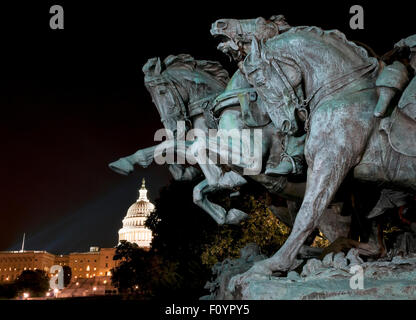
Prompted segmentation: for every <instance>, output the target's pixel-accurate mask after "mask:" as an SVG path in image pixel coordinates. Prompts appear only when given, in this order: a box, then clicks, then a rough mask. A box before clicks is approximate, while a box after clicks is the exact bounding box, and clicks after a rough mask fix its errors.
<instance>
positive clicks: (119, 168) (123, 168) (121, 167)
mask: <svg viewBox="0 0 416 320" xmlns="http://www.w3.org/2000/svg"><path fill="white" fill-rule="evenodd" d="M108 166H109V168H110V169H111V170H113V171H114V172H117V173H119V174H122V175H125V176H127V175H128V174H129V173H130V172H132V171H133V166H132V165H131V164H130V162H128V161H127V160H126V159H123V158H121V159H118V160H117V161H114V162H111V163H110V164H109V165H108Z"/></svg>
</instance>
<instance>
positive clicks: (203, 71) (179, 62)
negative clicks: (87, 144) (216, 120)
mask: <svg viewBox="0 0 416 320" xmlns="http://www.w3.org/2000/svg"><path fill="white" fill-rule="evenodd" d="M143 73H144V75H145V86H146V88H147V90H148V91H149V93H150V95H151V96H152V100H153V103H154V104H155V105H156V108H157V110H158V112H159V115H160V118H161V120H162V123H163V124H164V127H165V129H168V130H171V131H172V132H175V131H176V130H177V127H176V125H177V122H178V121H185V122H187V124H188V129H189V127H190V125H191V120H192V117H193V116H195V115H196V112H194V111H195V110H196V109H198V107H200V106H199V105H198V102H201V104H202V103H204V102H206V101H208V100H209V99H208V98H211V97H212V99H213V98H215V96H216V95H218V94H219V93H221V92H222V91H223V90H224V89H225V86H226V84H227V82H228V80H229V78H228V73H227V71H225V70H224V69H223V68H222V66H221V65H220V64H219V63H218V62H214V61H206V60H195V59H194V58H193V57H192V56H190V55H187V54H181V55H177V56H173V55H171V56H168V57H167V58H166V59H165V60H164V61H163V62H162V61H161V60H160V58H151V59H149V60H148V61H147V62H146V64H145V65H144V66H143ZM191 106H193V109H191ZM199 109H201V108H199ZM199 109H198V110H199ZM200 114H202V112H201V113H200Z"/></svg>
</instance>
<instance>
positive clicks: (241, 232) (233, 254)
mask: <svg viewBox="0 0 416 320" xmlns="http://www.w3.org/2000/svg"><path fill="white" fill-rule="evenodd" d="M241 192H242V195H243V196H242V199H241V198H240V199H237V200H236V201H238V204H233V203H230V204H229V206H233V207H238V206H239V207H240V209H241V210H243V211H245V212H246V213H248V214H249V217H248V218H247V219H246V220H244V221H242V222H241V223H240V224H239V225H237V226H233V225H225V226H222V227H220V228H219V229H218V231H217V232H216V234H215V236H214V240H213V241H212V242H211V243H208V244H207V245H206V246H205V249H204V252H203V253H202V262H203V263H204V264H206V265H208V266H212V265H214V264H215V263H217V262H218V261H223V260H224V259H226V258H238V257H239V254H240V249H242V248H244V247H245V246H246V245H247V244H248V243H250V242H254V243H256V244H257V245H258V246H259V247H260V250H261V251H262V253H264V254H266V255H271V254H273V253H275V252H276V251H277V250H278V249H279V248H280V247H281V246H282V244H283V243H284V242H285V241H286V239H287V237H288V235H289V232H290V229H289V228H288V227H287V226H286V225H285V224H283V223H282V222H281V221H279V219H277V218H276V216H275V215H274V214H273V213H272V212H271V211H270V209H268V204H269V203H270V198H269V195H268V194H267V193H262V192H261V190H259V189H257V190H253V187H252V186H248V187H246V188H244V189H243V190H241Z"/></svg>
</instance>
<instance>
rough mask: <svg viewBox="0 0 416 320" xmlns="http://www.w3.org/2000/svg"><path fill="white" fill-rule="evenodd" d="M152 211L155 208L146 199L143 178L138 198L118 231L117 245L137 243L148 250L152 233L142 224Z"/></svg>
mask: <svg viewBox="0 0 416 320" xmlns="http://www.w3.org/2000/svg"><path fill="white" fill-rule="evenodd" d="M154 210H155V206H154V205H153V203H151V202H150V201H149V199H147V189H146V185H145V179H144V178H143V180H142V187H141V188H140V189H139V198H138V199H137V200H136V202H135V203H133V204H132V205H131V206H130V208H129V209H128V210H127V214H126V216H125V217H124V219H123V227H122V228H121V229H120V230H119V231H118V236H119V243H120V241H121V240H126V241H128V242H131V243H137V245H138V246H139V247H141V248H150V243H151V242H152V231H151V230H150V229H148V228H146V227H145V225H144V223H145V221H146V219H147V217H148V216H149V215H150V213H151V212H153V211H154Z"/></svg>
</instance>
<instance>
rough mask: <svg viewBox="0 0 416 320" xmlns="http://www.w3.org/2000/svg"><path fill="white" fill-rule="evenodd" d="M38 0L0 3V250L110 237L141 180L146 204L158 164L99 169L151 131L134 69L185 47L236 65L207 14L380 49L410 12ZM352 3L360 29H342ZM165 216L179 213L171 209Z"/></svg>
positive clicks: (396, 35)
mask: <svg viewBox="0 0 416 320" xmlns="http://www.w3.org/2000/svg"><path fill="white" fill-rule="evenodd" d="M38 2H40V1H30V2H29V1H28V2H22V1H19V2H18V3H16V5H13V6H10V5H9V6H5V4H3V3H2V4H1V5H0V30H1V31H0V33H1V49H0V50H1V59H0V65H1V68H0V77H1V78H2V80H3V81H2V83H1V88H0V106H1V117H0V136H1V157H0V172H1V173H0V178H1V184H0V186H1V187H0V188H1V190H0V191H1V192H0V194H1V202H0V215H1V219H0V224H1V226H0V250H6V249H15V248H17V247H18V246H19V245H20V241H21V237H22V234H23V232H26V233H27V249H38V250H45V249H46V250H49V251H52V252H55V253H59V252H68V251H76V250H87V249H88V247H89V246H90V245H98V246H102V247H108V246H114V245H115V244H116V242H117V230H118V229H119V228H120V226H121V219H122V218H123V217H124V215H125V213H126V210H127V208H128V207H129V205H130V204H131V203H132V202H133V201H134V200H135V199H136V193H137V188H138V187H139V185H140V179H141V177H146V178H147V181H148V187H149V189H150V191H149V196H150V198H151V199H153V200H154V199H155V198H157V196H158V192H159V189H160V188H161V187H162V186H164V185H166V184H167V183H168V182H169V178H170V177H169V174H168V171H167V169H166V167H161V166H156V165H152V166H151V167H150V168H148V169H138V170H137V171H136V172H135V173H134V174H133V175H132V176H129V177H124V176H119V175H117V174H116V173H114V172H112V171H110V170H109V169H108V167H107V164H108V163H109V162H111V161H114V160H116V159H118V158H119V157H121V156H124V155H128V154H130V153H133V152H135V151H136V150H138V149H140V148H143V147H147V146H150V145H152V144H153V135H154V132H155V130H157V129H158V128H160V127H161V123H160V121H159V116H158V113H157V111H156V109H155V107H154V106H153V105H152V103H151V99H150V96H149V94H148V93H147V91H146V90H145V88H144V85H143V76H142V72H141V68H142V65H143V64H144V63H145V62H146V61H147V59H148V58H151V57H154V56H160V57H161V58H164V57H166V56H167V55H169V54H179V53H190V54H192V55H193V56H195V57H196V58H199V59H211V60H219V61H220V62H221V63H223V65H224V66H225V67H226V68H227V69H228V70H229V72H230V73H231V72H234V71H235V68H236V66H235V65H234V64H233V63H229V62H228V59H227V57H225V56H224V55H223V54H222V53H221V52H219V51H217V50H216V45H217V43H216V41H215V39H213V38H212V37H211V36H210V34H209V29H210V25H211V23H212V22H214V21H215V20H216V19H219V18H231V17H233V18H255V17H258V16H263V17H266V18H267V17H269V16H271V15H273V14H284V15H285V16H286V18H287V20H288V22H289V23H290V24H291V25H317V26H320V27H322V28H324V29H339V30H341V31H343V32H344V33H346V35H347V37H348V38H349V39H351V40H359V41H362V42H365V43H367V44H368V45H370V46H371V47H372V48H373V49H374V50H375V51H376V52H377V53H379V54H382V53H384V52H386V51H388V50H389V49H391V47H392V45H393V44H394V42H396V41H398V40H400V39H401V38H403V37H405V36H408V35H410V34H413V33H415V32H416V27H415V24H414V19H415V16H414V10H412V9H410V8H407V4H406V2H398V1H394V2H392V3H391V4H390V5H389V7H387V6H381V5H380V4H379V3H378V2H374V4H373V3H371V2H369V1H355V2H354V3H351V2H346V1H345V2H344V1H332V2H331V4H330V5H327V4H325V3H324V2H320V1H305V3H304V4H303V2H299V1H291V2H290V3H289V4H285V3H284V2H283V1H267V2H265V3H261V1H253V2H252V3H251V5H250V6H248V5H247V6H244V5H242V3H243V2H241V4H240V5H238V6H235V7H231V6H230V5H229V4H228V5H226V2H225V1H221V2H213V1H209V4H208V2H207V1H193V2H190V3H189V4H186V3H184V2H181V3H177V2H173V1H172V2H169V4H164V3H162V2H160V1H146V6H139V5H136V6H132V4H131V3H130V2H122V1H112V2H110V3H105V4H103V3H102V2H98V1H97V2H88V3H86V1H83V2H78V3H77V4H75V3H74V1H70V2H69V1H65V2H64V1H54V2H48V1H45V2H43V3H42V4H39V3H38ZM111 3H112V4H111ZM357 3H358V4H360V3H361V4H362V5H363V7H364V9H365V29H364V30H351V29H350V28H349V19H350V14H349V8H350V6H351V5H352V4H357ZM53 4H61V5H62V6H63V7H64V11H65V29H64V30H51V29H49V18H50V14H49V8H50V6H51V5H53ZM412 14H413V16H412ZM190 196H191V195H190ZM172 211H173V214H178V215H180V207H178V208H176V207H172Z"/></svg>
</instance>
